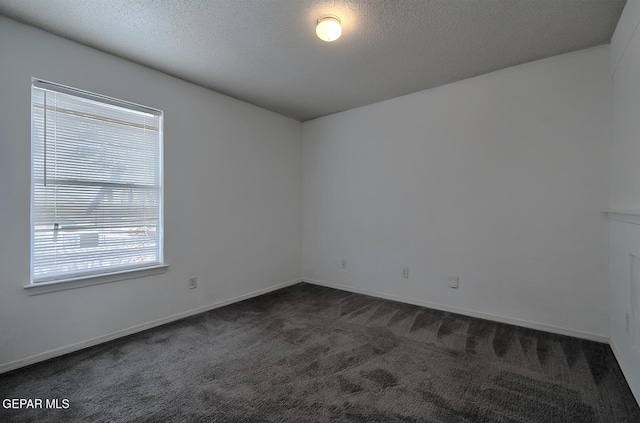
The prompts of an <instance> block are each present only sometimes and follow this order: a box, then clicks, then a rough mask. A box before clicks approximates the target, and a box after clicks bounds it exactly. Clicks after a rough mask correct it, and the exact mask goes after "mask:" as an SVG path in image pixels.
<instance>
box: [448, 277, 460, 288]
mask: <svg viewBox="0 0 640 423" xmlns="http://www.w3.org/2000/svg"><path fill="white" fill-rule="evenodd" d="M449 288H453V289H458V277H457V276H449Z"/></svg>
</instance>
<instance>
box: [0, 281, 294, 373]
mask: <svg viewBox="0 0 640 423" xmlns="http://www.w3.org/2000/svg"><path fill="white" fill-rule="evenodd" d="M299 282H302V279H301V278H299V279H294V280H291V281H288V282H283V283H280V284H277V285H274V286H270V287H268V288H264V289H259V290H257V291H253V292H249V293H247V294H243V295H239V296H237V297H234V298H230V299H228V300H224V301H220V302H217V303H214V304H209V305H207V306H204V307H198V308H194V309H192V310H187V311H184V312H182V313H178V314H174V315H173V316H167V317H163V318H162V319H157V320H153V321H151V322H147V323H143V324H141V325H136V326H132V327H130V328H127V329H122V330H118V331H115V332H111V333H109V334H107V335H102V336H98V337H96V338H92V339H88V340H86V341H81V342H77V343H75V344H71V345H66V346H64V347H60V348H56V349H53V350H50V351H46V352H43V353H40V354H36V355H32V356H30V357H26V358H21V359H19V360H15V361H11V362H9V363H5V364H0V374H1V373H5V372H9V371H11V370H15V369H19V368H20V367H25V366H28V365H30V364H35V363H38V362H40V361H44V360H48V359H50V358H54V357H59V356H61V355H64V354H68V353H71V352H74V351H78V350H82V349H84V348H87V347H92V346H94V345H98V344H102V343H103V342H108V341H112V340H114V339H117V338H121V337H123V336H127V335H131V334H134V333H137V332H142V331H143V330H147V329H151V328H154V327H156V326H161V325H164V324H166V323H170V322H173V321H176V320H180V319H184V318H185V317H189V316H193V315H196V314H200V313H204V312H206V311H210V310H213V309H216V308H220V307H224V306H226V305H229V304H232V303H237V302H239V301H242V300H246V299H249V298H253V297H257V296H259V295H262V294H266V293H268V292H271V291H276V290H278V289H281V288H285V287H287V286H290V285H295V284H297V283H299Z"/></svg>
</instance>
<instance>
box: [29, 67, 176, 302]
mask: <svg viewBox="0 0 640 423" xmlns="http://www.w3.org/2000/svg"><path fill="white" fill-rule="evenodd" d="M34 88H37V89H45V90H52V91H56V92H59V93H63V94H67V95H72V96H76V97H80V98H85V99H88V100H92V101H99V102H102V103H105V104H108V105H111V106H116V107H120V108H128V109H130V110H133V111H137V112H142V113H148V114H152V115H156V116H158V119H159V123H158V128H157V131H158V137H159V150H158V165H159V169H158V171H159V184H160V187H159V189H158V197H159V206H158V218H159V220H158V221H159V231H160V234H161V235H160V237H159V245H158V252H159V256H160V261H159V262H157V263H149V265H148V266H145V267H134V268H124V269H116V270H111V271H109V270H107V271H105V272H103V273H93V274H88V275H87V274H77V275H71V277H62V278H60V279H51V280H45V281H40V282H35V281H34V279H33V263H32V257H33V247H34V246H33V230H34V223H33V204H34V175H33V163H32V161H33V154H34V153H33V145H31V147H30V154H29V156H30V161H31V164H30V169H31V170H30V172H31V178H30V179H31V182H30V201H29V209H30V213H29V214H30V239H29V244H30V245H29V252H30V255H29V261H30V265H29V269H30V270H29V283H28V284H27V285H24V286H23V288H24V289H25V290H26V291H27V293H28V294H29V295H39V294H45V293H49V292H57V291H63V290H68V289H75V288H81V287H84V286H93V285H99V284H105V283H111V282H117V281H122V280H127V279H134V278H141V277H145V276H151V275H157V274H162V273H165V272H166V271H167V269H168V267H169V266H168V265H167V264H166V259H165V245H164V235H165V228H164V111H162V110H160V109H155V108H151V107H147V106H143V105H140V104H137V103H132V102H130V101H127V100H121V99H117V98H113V97H109V96H106V95H102V94H97V93H93V92H90V91H86V90H82V89H77V88H73V87H69V86H66V85H63V84H58V83H56V82H50V81H47V80H44V79H40V78H31V86H30V91H31V92H33V89H34ZM32 95H33V94H31V96H32ZM31 101H32V100H31ZM32 110H33V104H31V106H30V119H31V136H30V137H31V140H30V142H31V143H33V111H32Z"/></svg>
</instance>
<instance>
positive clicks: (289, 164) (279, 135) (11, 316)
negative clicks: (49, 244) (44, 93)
mask: <svg viewBox="0 0 640 423" xmlns="http://www.w3.org/2000/svg"><path fill="white" fill-rule="evenodd" d="M31 77H38V78H43V79H47V80H51V81H55V82H58V83H62V84H66V85H70V86H73V87H77V88H81V89H84V90H88V91H93V92H97V93H101V94H105V95H109V96H113V97H117V98H121V99H125V100H128V101H132V102H135V103H140V104H144V105H148V106H151V107H156V108H159V109H162V110H164V112H165V137H164V146H165V197H166V201H165V213H166V216H165V225H166V228H165V230H166V260H167V263H168V264H169V266H170V267H169V270H168V271H167V272H166V273H165V274H163V275H158V276H150V277H145V278H139V279H133V280H127V281H121V282H115V283H110V284H104V285H97V286H90V287H84V288H79V289H74V290H68V291H62V292H56V293H49V294H43V295H37V296H29V295H27V293H26V291H25V290H24V289H23V285H25V284H27V283H28V282H29V183H30V182H29V177H30V176H29V175H30V170H29V164H30V156H29V154H30V83H31ZM300 137H301V125H300V123H299V122H297V121H294V120H291V119H288V118H285V117H282V116H280V115H277V114H274V113H271V112H268V111H266V110H263V109H260V108H257V107H254V106H251V105H248V104H246V103H242V102H240V101H237V100H234V99H231V98H228V97H225V96H223V95H220V94H217V93H214V92H212V91H208V90H205V89H203V88H201V87H197V86H195V85H191V84H188V83H186V82H184V81H181V80H178V79H175V78H172V77H169V76H167V75H164V74H162V73H159V72H156V71H152V70H150V69H148V68H145V67H142V66H138V65H135V64H133V63H130V62H127V61H124V60H121V59H118V58H115V57H113V56H110V55H108V54H105V53H102V52H98V51H96V50H92V49H90V48H87V47H84V46H81V45H79V44H76V43H73V42H70V41H68V40H65V39H62V38H59V37H56V36H53V35H51V34H48V33H45V32H42V31H39V30H37V29H34V28H32V27H28V26H25V25H22V24H18V23H16V22H14V21H11V20H8V19H6V18H3V17H0V228H2V231H1V232H0V370H7V369H9V368H13V367H16V366H18V365H20V364H25V363H28V362H31V361H34V360H37V359H40V358H44V357H46V356H48V354H47V352H51V351H52V350H55V351H53V352H52V353H51V354H55V353H60V352H65V351H67V350H68V348H69V346H71V348H77V347H79V346H81V345H83V343H84V342H86V341H90V342H92V341H91V340H92V339H95V338H99V339H105V337H107V338H108V337H109V334H114V333H115V334H121V333H123V332H122V331H125V332H126V330H127V329H129V328H132V327H135V326H138V325H145V324H148V323H149V322H156V323H157V322H158V321H162V319H167V318H170V317H171V316H175V315H177V314H180V313H188V312H189V311H190V310H194V309H198V308H201V307H206V306H208V305H211V304H215V303H218V302H221V301H225V300H229V299H232V298H236V297H238V296H242V295H245V294H249V293H252V292H255V291H259V290H263V289H272V288H273V287H274V286H276V285H278V284H281V283H285V282H289V281H296V280H298V278H299V277H300V273H301V270H300V262H301V257H300V248H301V211H300V204H301V201H302V197H301V195H302V194H301V179H302V176H301V145H300ZM192 275H197V277H198V282H199V286H198V288H197V289H194V290H189V289H188V287H187V285H188V283H187V282H188V278H189V277H190V276H192ZM101 337H102V338H101ZM51 354H49V355H51ZM34 356H35V357H34ZM30 357H31V358H30Z"/></svg>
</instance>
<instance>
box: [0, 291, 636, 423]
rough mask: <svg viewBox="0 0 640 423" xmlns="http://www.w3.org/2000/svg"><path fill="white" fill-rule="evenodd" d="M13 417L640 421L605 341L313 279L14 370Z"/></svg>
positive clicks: (5, 382) (1, 385) (9, 415)
mask: <svg viewBox="0 0 640 423" xmlns="http://www.w3.org/2000/svg"><path fill="white" fill-rule="evenodd" d="M0 397H2V398H3V399H4V398H42V399H46V398H49V399H51V398H58V399H63V398H66V399H68V400H69V408H67V409H35V410H34V409H29V410H25V409H22V410H7V409H4V408H0V420H1V421H11V422H13V421H16V422H21V421H39V422H40V421H52V422H62V421H65V422H67V421H82V422H88V421H114V422H121V421H132V422H133V421H135V422H145V421H149V422H152V421H153V422H159V421H172V422H188V421H202V422H209V421H211V422H215V421H219V422H283V421H284V422H326V421H341V422H422V421H424V422H580V423H588V422H616V423H623V422H636V423H637V422H640V408H638V404H637V403H636V402H635V399H634V398H633V395H632V394H631V392H630V390H629V387H628V385H627V384H626V381H625V379H624V377H623V375H622V373H621V372H620V369H619V367H618V364H617V363H616V360H615V358H614V357H613V354H612V353H611V350H610V349H609V347H608V346H607V345H605V344H600V343H596V342H590V341H584V340H580V339H575V338H570V337H565V336H559V335H552V334H548V333H545V332H539V331H535V330H531V329H523V328H519V327H515V326H510V325H506V324H500V323H494V322H490V321H485V320H479V319H474V318H470V317H464V316H460V315H456V314H452V313H446V312H441V311H435V310H431V309H426V308H422V307H417V306H412V305H407V304H402V303H397V302H392V301H387V300H382V299H377V298H373V297H368V296H364V295H359V294H353V293H348V292H344V291H338V290H333V289H329V288H322V287H318V286H314V285H309V284H305V283H301V284H298V285H295V286H292V287H289V288H285V289H282V290H279V291H276V292H273V293H271V294H267V295H263V296H261V297H258V298H254V299H251V300H247V301H243V302H241V303H237V304H234V305H230V306H227V307H224V308H220V309H217V310H213V311H211V312H208V313H204V314H201V315H198V316H194V317H191V318H188V319H184V320H181V321H179V322H175V323H172V324H169V325H165V326H162V327H159V328H155V329H151V330H148V331H145V332H142V333H139V334H136V335H132V336H129V337H126V338H122V339H119V340H117V341H113V342H109V343H106V344H102V345H99V346H96V347H92V348H88V349H85V350H83V351H79V352H76V353H73V354H69V355H66V356H63V357H59V358H56V359H52V360H49V361H47V362H43V363H40V364H36V365H33V366H30V367H28V368H24V369H19V370H16V371H13V372H10V373H7V374H4V375H0Z"/></svg>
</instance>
